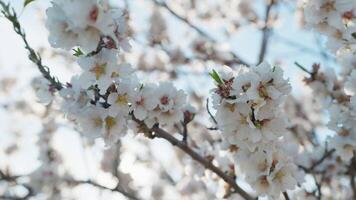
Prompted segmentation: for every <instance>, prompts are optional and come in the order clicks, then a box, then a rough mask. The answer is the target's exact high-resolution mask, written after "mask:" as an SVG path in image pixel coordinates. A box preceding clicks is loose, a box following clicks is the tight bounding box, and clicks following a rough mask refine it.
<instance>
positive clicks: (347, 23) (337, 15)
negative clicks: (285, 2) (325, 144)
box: [304, 0, 356, 161]
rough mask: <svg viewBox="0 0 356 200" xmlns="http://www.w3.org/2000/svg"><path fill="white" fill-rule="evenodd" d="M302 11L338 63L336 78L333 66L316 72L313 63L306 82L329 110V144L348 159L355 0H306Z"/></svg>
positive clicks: (355, 144)
mask: <svg viewBox="0 0 356 200" xmlns="http://www.w3.org/2000/svg"><path fill="white" fill-rule="evenodd" d="M304 12H305V20H306V23H307V25H308V26H309V27H311V28H314V29H315V30H316V31H318V32H320V33H321V34H324V35H326V36H327V37H328V47H329V48H330V49H331V50H332V51H334V52H335V55H336V56H337V60H338V61H339V63H340V65H341V66H342V69H341V75H342V78H341V80H338V78H337V76H336V74H335V72H334V71H333V70H328V71H325V72H320V71H319V66H318V65H314V66H313V72H312V77H311V78H309V79H307V83H308V84H309V85H310V86H311V87H312V89H313V90H314V91H315V92H316V94H317V96H318V97H319V99H323V102H322V103H323V106H324V108H325V109H327V110H328V111H329V114H330V121H329V123H328V128H330V129H331V130H333V131H335V132H336V133H337V135H338V136H336V137H334V138H332V141H331V146H332V147H333V148H335V149H336V153H337V154H338V155H339V156H340V157H341V158H342V160H344V161H350V159H351V158H352V157H353V155H354V151H355V150H356V131H355V130H356V127H355V123H356V118H355V116H356V115H355V109H356V107H355V102H356V97H355V96H354V95H355V93H356V88H355V85H356V56H355V55H356V1H352V0H341V1H336V0H318V1H312V0H310V1H307V2H306V4H305V7H304Z"/></svg>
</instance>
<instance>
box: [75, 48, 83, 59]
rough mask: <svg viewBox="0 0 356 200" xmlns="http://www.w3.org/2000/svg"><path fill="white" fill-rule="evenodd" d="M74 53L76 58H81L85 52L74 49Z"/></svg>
mask: <svg viewBox="0 0 356 200" xmlns="http://www.w3.org/2000/svg"><path fill="white" fill-rule="evenodd" d="M73 51H74V54H73V56H75V57H79V56H81V55H84V53H83V51H82V50H81V49H79V47H78V48H77V49H73Z"/></svg>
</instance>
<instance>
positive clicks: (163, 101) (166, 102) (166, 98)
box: [161, 96, 169, 105]
mask: <svg viewBox="0 0 356 200" xmlns="http://www.w3.org/2000/svg"><path fill="white" fill-rule="evenodd" d="M168 100H169V99H168V97H167V96H163V97H162V98H161V104H162V105H167V104H168Z"/></svg>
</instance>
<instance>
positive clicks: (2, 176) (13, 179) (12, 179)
mask: <svg viewBox="0 0 356 200" xmlns="http://www.w3.org/2000/svg"><path fill="white" fill-rule="evenodd" d="M21 177H23V176H19V175H17V176H13V175H9V174H7V173H4V172H3V171H2V170H0V181H5V182H9V183H12V184H15V185H21V186H23V187H24V188H26V190H27V194H26V195H25V196H23V197H18V196H9V195H0V199H6V200H9V199H11V200H26V199H29V198H30V197H32V196H35V192H34V190H33V188H32V187H30V186H29V185H27V184H24V183H19V182H18V181H17V179H18V178H21Z"/></svg>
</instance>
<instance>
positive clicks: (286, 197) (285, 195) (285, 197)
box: [283, 191, 290, 200]
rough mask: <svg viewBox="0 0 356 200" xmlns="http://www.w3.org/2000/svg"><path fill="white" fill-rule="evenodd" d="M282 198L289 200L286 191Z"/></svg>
mask: <svg viewBox="0 0 356 200" xmlns="http://www.w3.org/2000/svg"><path fill="white" fill-rule="evenodd" d="M283 196H284V199H285V200H289V199H290V198H289V196H288V193H287V191H286V192H283Z"/></svg>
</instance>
